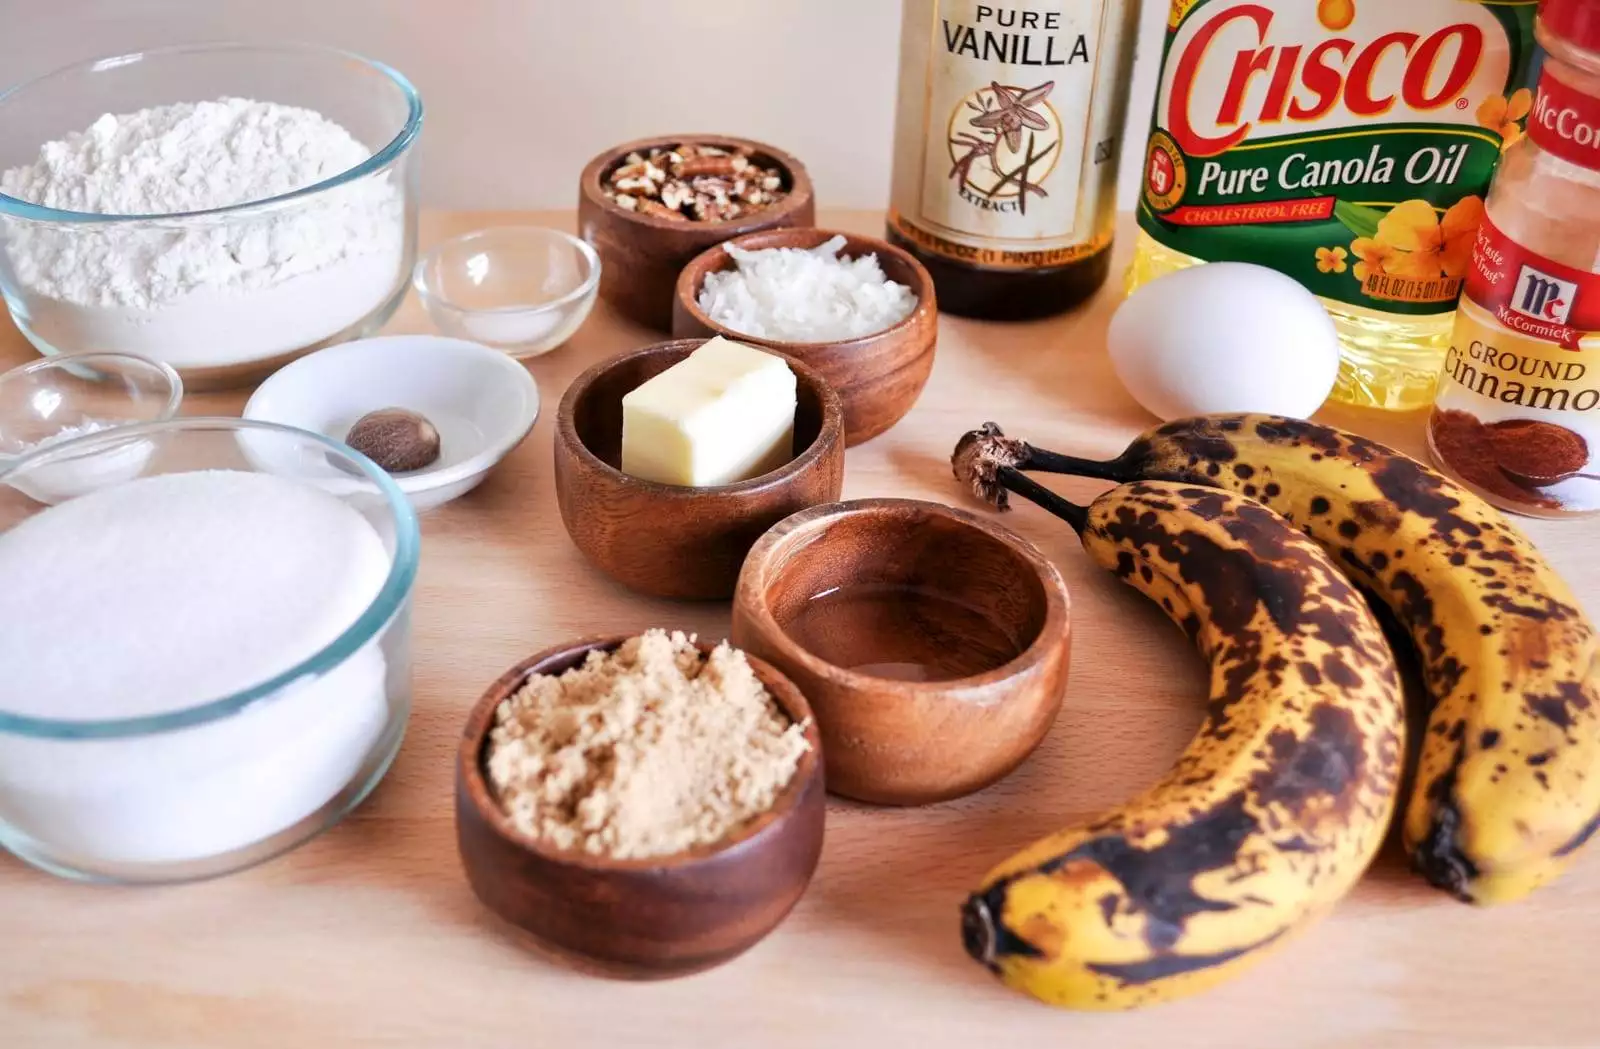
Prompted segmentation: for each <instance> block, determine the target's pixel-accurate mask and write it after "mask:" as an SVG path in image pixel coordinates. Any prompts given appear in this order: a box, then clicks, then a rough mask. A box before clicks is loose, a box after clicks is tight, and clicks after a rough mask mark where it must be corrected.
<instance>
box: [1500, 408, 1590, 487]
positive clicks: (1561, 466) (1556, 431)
mask: <svg viewBox="0 0 1600 1049" xmlns="http://www.w3.org/2000/svg"><path fill="white" fill-rule="evenodd" d="M1484 429H1485V430H1486V431H1487V436H1488V440H1489V447H1490V448H1491V449H1492V450H1493V453H1494V459H1495V462H1496V463H1497V464H1499V466H1500V469H1502V470H1505V471H1506V472H1508V473H1511V474H1514V475H1516V476H1517V477H1519V478H1527V479H1529V480H1533V481H1544V482H1547V483H1552V482H1555V481H1559V480H1562V479H1563V478H1567V477H1570V476H1572V475H1573V474H1575V473H1577V472H1578V471H1579V470H1582V469H1583V468H1584V467H1585V466H1588V465H1589V442H1588V441H1586V440H1584V439H1583V437H1582V436H1581V435H1579V434H1576V433H1573V432H1572V431H1571V430H1569V429H1567V428H1566V427H1565V426H1557V425H1556V424H1555V423H1549V422H1545V421H1543V420H1542V419H1504V420H1502V421H1500V422H1496V423H1490V424H1488V425H1487V426H1485V427H1484Z"/></svg>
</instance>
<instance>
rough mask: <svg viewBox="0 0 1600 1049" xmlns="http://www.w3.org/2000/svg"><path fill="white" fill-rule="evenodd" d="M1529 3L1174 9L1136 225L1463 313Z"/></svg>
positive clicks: (1322, 284) (1417, 1) (1374, 1)
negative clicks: (1461, 303)
mask: <svg viewBox="0 0 1600 1049" xmlns="http://www.w3.org/2000/svg"><path fill="white" fill-rule="evenodd" d="M1537 6H1538V5H1537V3H1536V2H1535V0H1498V2H1495V3H1481V2H1474V0H1403V2H1402V0H1249V2H1241V0H1172V6H1171V11H1170V14H1169V17H1168V24H1167V36H1166V43H1165V48H1164V51H1163V59H1162V73H1161V82H1160V87H1159V90H1158V94H1157V99H1156V107H1155V115H1154V119H1153V121H1152V128H1151V133H1150V140H1149V146H1148V148H1147V150H1146V154H1145V164H1144V171H1143V176H1142V180H1141V181H1142V199H1141V204H1140V209H1139V224H1140V226H1141V228H1143V229H1144V230H1145V231H1146V232H1147V233H1149V234H1150V235H1151V236H1152V237H1154V238H1155V239H1156V240H1158V241H1160V242H1161V243H1163V244H1165V245H1167V246H1168V247H1170V248H1172V249H1173V250H1175V251H1180V252H1183V253H1185V254H1188V255H1193V256H1196V257H1198V258H1201V259H1204V260H1207V261H1224V260H1226V261H1236V262H1255V263H1260V264H1263V265H1268V266H1272V267H1273V268H1275V269H1278V270H1280V271H1282V272H1284V273H1287V274H1288V275H1290V276H1292V277H1294V278H1295V279H1297V280H1299V281H1300V282H1301V283H1302V284H1304V285H1305V286H1306V287H1308V288H1310V289H1311V291H1313V292H1315V293H1316V294H1317V295H1320V296H1322V297H1324V298H1327V299H1333V300H1336V301H1339V302H1344V303H1349V304H1352V305H1358V306H1366V307H1369V308H1371V309H1374V310H1378V311H1381V312H1384V313H1391V314H1413V315H1426V314H1437V313H1446V312H1448V311H1450V310H1452V309H1454V308H1455V304H1456V301H1457V299H1458V298H1459V297H1460V294H1461V290H1462V287H1463V284H1464V283H1465V280H1466V277H1467V272H1468V268H1469V265H1470V262H1471V258H1472V248H1473V242H1474V241H1473V238H1474V235H1475V232H1476V230H1477V227H1478V223H1479V221H1480V220H1481V219H1482V217H1483V194H1484V192H1485V190H1486V189H1487V187H1488V184H1489V179H1490V176H1491V175H1492V174H1493V173H1494V169H1495V167H1496V165H1497V164H1498V162H1499V159H1500V153H1501V149H1502V146H1503V145H1504V144H1506V143H1508V142H1510V141H1514V140H1515V139H1516V138H1517V137H1519V136H1520V135H1521V134H1522V133H1523V128H1524V127H1525V126H1526V122H1527V118H1528V115H1529V113H1530V110H1531V104H1532V95H1531V93H1530V92H1528V91H1527V90H1525V89H1522V90H1518V87H1519V85H1521V84H1523V83H1525V81H1526V77H1527V65H1528V61H1529V58H1530V55H1531V53H1532V49H1533V43H1534V39H1533V17H1534V12H1535V10H1536V8H1537Z"/></svg>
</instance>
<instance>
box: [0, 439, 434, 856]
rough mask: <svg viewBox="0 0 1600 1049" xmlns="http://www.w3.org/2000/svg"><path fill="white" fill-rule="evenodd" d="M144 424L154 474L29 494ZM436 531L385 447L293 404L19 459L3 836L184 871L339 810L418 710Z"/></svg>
mask: <svg viewBox="0 0 1600 1049" xmlns="http://www.w3.org/2000/svg"><path fill="white" fill-rule="evenodd" d="M130 445H138V446H139V447H141V448H142V449H144V452H143V463H142V468H141V469H140V470H139V471H138V475H137V476H135V477H131V478H128V479H124V480H120V481H118V482H117V483H113V484H108V485H105V486H101V487H98V488H95V489H94V490H92V491H89V492H87V493H86V494H82V495H78V496H76V497H74V498H70V499H66V500H64V501H61V502H58V503H55V504H54V505H47V504H43V503H40V502H39V501H38V500H36V499H34V498H31V497H30V495H29V494H28V492H29V491H30V489H31V488H32V487H33V484H32V481H33V480H34V479H35V478H36V477H37V476H38V475H39V474H40V472H41V471H42V472H46V473H48V472H49V471H51V470H54V469H59V467H60V465H61V463H62V462H65V461H72V460H81V459H82V458H83V457H85V456H90V457H96V458H115V457H116V456H117V455H118V453H119V449H123V448H126V447H129V446H130ZM263 464H270V465H263ZM418 549H419V538H418V532H417V520H416V515H415V514H414V513H413V511H412V510H411V507H410V504H409V503H408V502H407V500H406V497H405V496H404V494H403V493H402V492H401V491H400V490H399V488H398V487H396V485H395V484H394V482H393V481H392V480H391V479H390V478H389V477H388V476H387V475H386V474H385V473H384V472H383V471H382V470H380V469H379V468H378V467H377V466H375V465H374V464H372V463H371V462H370V461H368V460H367V459H365V458H364V457H362V456H360V455H358V454H356V453H355V452H353V451H351V450H350V449H349V448H347V447H345V446H344V445H341V444H338V443H337V442H334V441H331V440H328V439H327V438H324V437H322V436H320V435H317V434H312V433H308V432H306V431H304V430H297V429H294V428H291V427H285V426H278V425H275V424H272V423H264V422H253V421H247V420H242V419H205V418H194V419H177V420H172V421H168V422H160V423H144V424H139V425H135V426H128V427H121V428H118V429H115V430H108V431H105V432H103V433H94V434H90V435H87V436H83V437H78V438H75V439H72V440H67V441H63V442H60V443H57V444H51V445H48V446H46V447H43V448H40V449H38V450H37V451H35V452H33V453H31V454H29V455H27V456H25V457H23V458H22V459H20V460H18V461H17V462H15V463H14V464H12V465H11V466H10V467H9V468H0V622H3V623H4V624H5V629H4V630H3V631H0V666H3V667H4V668H5V673H4V674H0V846H3V847H4V848H6V849H8V850H10V851H11V852H13V853H15V854H16V855H17V856H19V857H21V858H22V859H24V860H26V861H27V862H29V863H32V864H34V865H35V866H38V867H41V868H43V869H45V870H48V871H51V872H53V873H56V874H60V875H63V876H68V877H75V878H83V879H90V880H102V881H116V882H171V881H183V880H189V879H193V878H202V877H210V876H213V875H217V874H222V873H226V872H228V871H233V870H237V869H239V868H241V867H245V866H249V865H251V864H254V863H256V862H259V861H261V860H264V859H266V858H268V857H270V856H274V855H276V854H278V853H280V852H283V851H285V850H287V849H289V848H292V847H294V846H295V845H298V844H300V843H301V842H303V841H305V840H306V839H308V838H310V837H311V836H312V835H314V834H316V833H318V832H319V831H321V830H323V829H325V828H327V827H329V826H332V825H333V824H334V823H336V822H338V821H339V819H340V818H341V817H343V816H344V815H345V814H346V813H347V812H349V811H350V810H351V809H352V808H354V807H355V806H356V805H357V804H359V803H360V802H361V801H362V799H363V798H365V797H366V795H367V794H368V793H369V792H370V791H371V790H372V789H373V787H375V786H376V785H377V783H378V781H379V780H380V779H381V778H382V777H383V774H384V772H385V771H386V770H387V768H388V766H389V764H390V762H391V761H392V760H393V758H394V756H395V754H396V752H397V751H398V749H399V746H400V741H401V738H402V736H403V735H404V732H405V726H406V721H407V718H408V716H409V713H410V707H411V685H410V677H411V655H410V635H411V628H410V609H411V594H412V587H413V583H414V581H415V578H416V572H417V559H418Z"/></svg>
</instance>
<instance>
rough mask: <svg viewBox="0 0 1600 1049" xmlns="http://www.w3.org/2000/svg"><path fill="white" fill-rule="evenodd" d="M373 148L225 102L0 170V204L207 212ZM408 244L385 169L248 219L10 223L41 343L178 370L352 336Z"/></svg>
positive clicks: (152, 115) (119, 129) (264, 105)
mask: <svg viewBox="0 0 1600 1049" xmlns="http://www.w3.org/2000/svg"><path fill="white" fill-rule="evenodd" d="M371 153H372V151H371V149H369V148H368V147H367V146H365V145H363V144H362V143H360V142H358V141H356V139H355V138H353V137H352V136H351V135H350V133H349V132H348V131H346V130H345V129H344V128H342V127H340V126H339V125H338V124H335V123H334V122H332V121H331V120H328V119H327V118H326V117H324V116H322V115H321V114H319V113H315V112H313V111H311V110H308V109H299V108H295V107H292V106H282V105H277V104H275V103H270V102H255V101H250V100H247V99H237V98H225V99H220V100H218V101H214V102H198V103H180V104H177V105H170V106H158V107H154V108H150V109H143V110H140V111H138V112H136V113H129V114H123V115H116V116H114V115H111V114H107V115H105V116H102V117H101V118H100V119H99V120H97V121H95V122H94V124H93V125H92V126H90V127H89V129H88V130H86V131H82V132H77V133H74V134H71V135H68V136H67V137H66V138H64V139H61V140H59V141H55V142H48V143H46V144H45V145H44V146H43V147H42V148H41V149H40V151H39V156H38V158H37V159H36V160H35V161H34V162H33V163H32V164H28V165H25V166H22V167H17V168H12V169H10V170H8V171H5V172H4V173H0V192H4V193H6V194H7V195H9V196H13V197H16V198H18V199H21V200H25V201H28V202H30V203H35V204H42V205H44V206H46V207H52V208H58V209H62V210H68V211H78V212H92V213H99V214H114V215H152V214H171V213H178V212H192V211H206V210H211V209H215V208H221V207H228V206H232V205H236V204H243V203H248V202H251V201H256V200H262V199H265V198H268V197H273V196H278V195H281V194H284V193H288V192H292V191H294V190H297V189H302V188H304V187H306V186H310V185H313V184H315V183H318V182H321V181H323V180H325V179H328V178H331V177H333V176H335V175H338V174H339V173H341V172H343V171H347V170H349V169H350V168H351V167H353V166H355V165H356V164H358V163H360V162H361V161H362V160H365V159H366V158H367V157H369V156H370V155H371ZM404 235H405V212H404V204H403V201H402V199H401V194H400V191H399V188H398V187H396V186H395V185H394V184H393V183H392V182H391V181H390V179H389V177H388V175H387V174H385V175H379V176H369V177H368V178H365V179H362V180H360V181H359V182H356V183H352V184H349V185H345V186H341V187H339V188H338V189H335V190H332V191H324V192H323V193H320V194H318V195H317V196H315V197H313V198H311V199H308V200H305V201H299V202H295V203H293V204H289V205H285V206H277V207H274V208H272V209H269V210H267V211H264V212H262V213H260V214H257V215H253V216H240V215H230V216H220V217H211V218H203V219H189V220H162V221H150V222H137V223H134V222H123V223H110V224H105V225H94V224H79V223H73V224H61V225H46V224H41V223H34V222H28V221H24V220H18V219H11V220H8V221H7V223H6V228H5V239H6V247H7V251H8V254H9V255H10V259H11V267H12V269H13V271H14V272H15V274H16V279H17V281H18V283H19V284H20V285H21V286H22V289H23V292H24V296H25V299H24V312H25V316H24V318H23V320H24V323H25V324H27V326H28V327H29V328H31V329H32V330H33V331H34V333H35V334H36V335H38V336H39V337H40V338H42V339H43V340H44V341H46V342H48V343H50V344H51V345H53V346H55V347H56V348H57V349H62V350H70V349H79V348H85V347H88V346H94V347H96V348H100V349H118V350H128V351H132V352H137V353H143V354H146V355H149V356H155V357H158V358H160V359H163V360H166V361H168V362H169V363H172V364H174V365H178V366H180V367H181V366H191V367H193V366H217V365H227V364H236V363H241V362H245V361H251V360H260V359H266V358H271V357H275V356H279V355H281V354H285V353H290V352H293V351H295V350H298V349H302V348H304V347H306V346H309V345H311V344H313V343H316V342H318V341H320V340H322V339H325V338H328V337H330V336H332V335H335V334H338V333H339V332H341V331H343V330H345V329H347V328H349V327H351V326H352V325H354V324H356V323H357V322H359V321H361V320H362V319H364V318H365V317H366V316H367V315H368V314H370V313H371V312H372V311H373V310H375V309H377V308H378V306H380V305H381V304H382V303H383V302H384V301H385V300H386V299H387V298H388V297H389V296H390V295H391V294H392V293H394V292H395V290H396V289H397V288H398V287H400V286H401V285H402V284H403V282H404V279H405V276H406V275H405V274H404V273H402V272H401V269H402V265H403V260H402V252H403V247H404Z"/></svg>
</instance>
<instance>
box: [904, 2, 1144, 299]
mask: <svg viewBox="0 0 1600 1049" xmlns="http://www.w3.org/2000/svg"><path fill="white" fill-rule="evenodd" d="M1138 17H1139V4H1138V2H1137V0H1013V2H1011V3H991V4H978V3H972V2H971V0H904V8H903V14H902V21H901V32H900V87H899V104H898V111H897V117H896V123H895V145H894V179H893V188H892V191H891V199H890V208H889V219H888V236H889V240H890V241H891V242H893V243H895V244H897V245H899V246H900V247H902V248H904V249H906V250H907V251H909V252H910V253H911V254H912V255H914V256H916V257H917V259H918V260H919V261H921V262H922V264H923V265H924V266H926V267H927V268H928V272H929V273H931V274H932V275H933V281H934V285H935V287H936V289H937V292H938V296H939V307H940V309H942V310H944V311H945V312H948V313H955V314H961V315H963V316H970V317H983V318H989V319H994V320H1022V319H1027V318H1032V317H1043V316H1048V315H1051V314H1055V313H1060V312H1063V311H1065V310H1068V309H1071V308H1072V307H1073V306H1075V305H1077V304H1079V303H1080V302H1082V301H1083V300H1084V299H1086V298H1088V297H1089V296H1090V295H1092V294H1094V292H1095V291H1096V290H1097V289H1098V288H1099V287H1100V286H1101V285H1102V284H1104V283H1105V280H1106V277H1107V276H1108V275H1109V273H1110V266H1111V241H1112V235H1113V232H1114V228H1115V224H1116V189H1117V161H1118V157H1119V154H1120V152H1121V140H1120V136H1121V132H1122V128H1123V122H1124V117H1125V115H1126V110H1127V102H1128V74H1129V70H1130V68H1131V66H1132V62H1133V46H1134V38H1135V33H1136V31H1137V24H1138Z"/></svg>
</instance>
